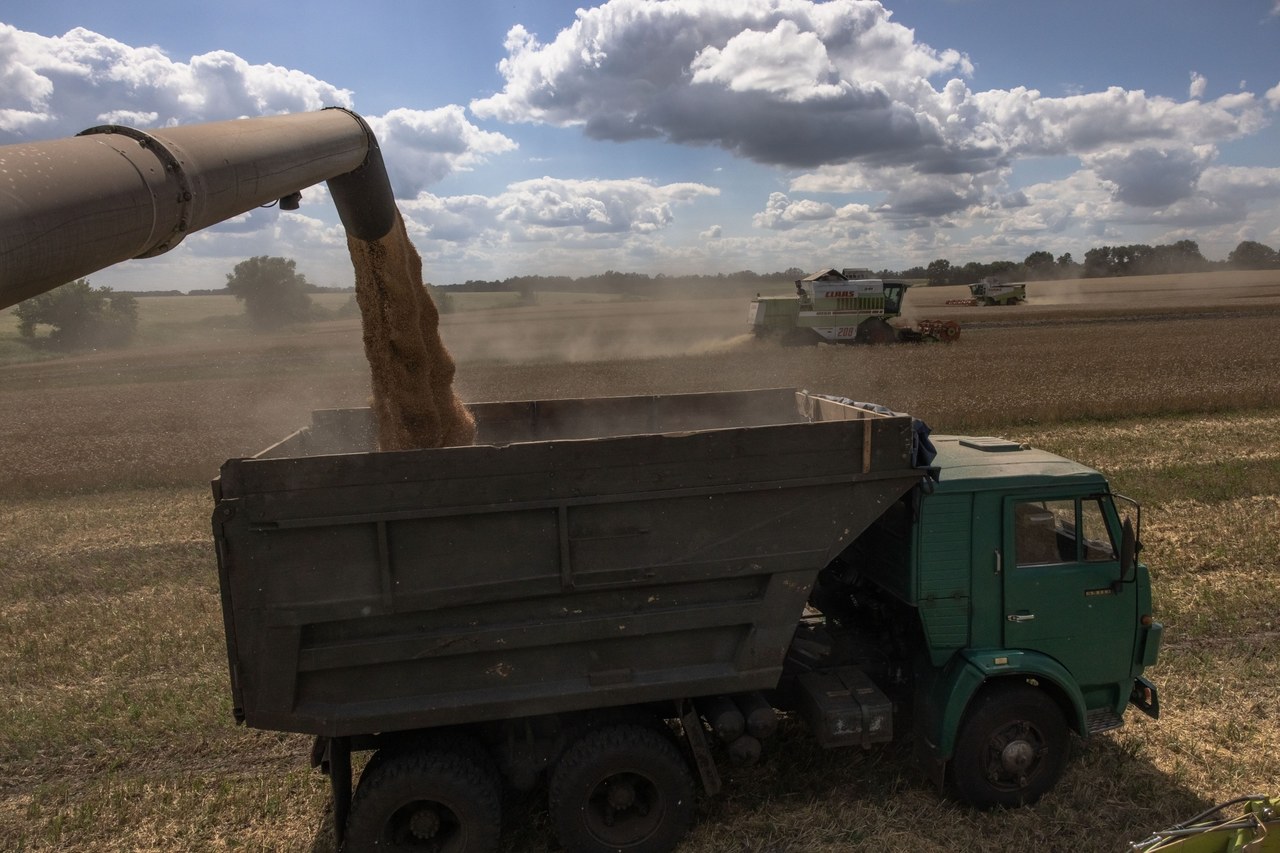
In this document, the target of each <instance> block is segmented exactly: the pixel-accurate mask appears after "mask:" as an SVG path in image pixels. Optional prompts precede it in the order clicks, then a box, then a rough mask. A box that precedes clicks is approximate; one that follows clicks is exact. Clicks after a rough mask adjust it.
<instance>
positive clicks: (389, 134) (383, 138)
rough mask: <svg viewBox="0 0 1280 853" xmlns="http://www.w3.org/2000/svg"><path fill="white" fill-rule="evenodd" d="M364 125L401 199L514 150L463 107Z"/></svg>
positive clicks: (373, 119)
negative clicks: (476, 122)
mask: <svg viewBox="0 0 1280 853" xmlns="http://www.w3.org/2000/svg"><path fill="white" fill-rule="evenodd" d="M368 121H369V127H370V128H371V129H372V130H373V133H374V136H376V137H377V138H378V143H379V145H381V146H382V151H383V159H384V160H385V161H386V164H387V171H388V173H389V174H390V176H391V184H392V186H393V187H394V188H395V190H396V194H397V195H398V196H400V197H402V198H411V197H413V196H416V195H417V194H418V193H420V192H422V191H423V190H424V189H426V188H427V187H428V186H430V185H431V184H434V183H437V182H439V181H440V180H441V179H442V178H444V177H445V176H447V175H449V174H451V173H453V172H467V171H471V170H472V169H473V168H475V167H476V166H477V165H479V164H481V163H484V162H485V161H487V160H488V159H489V158H490V157H493V156H495V155H498V154H504V153H506V152H508V151H514V150H515V149H516V147H517V146H516V143H515V142H514V141H513V140H511V139H509V138H508V137H506V136H503V135H502V134H501V133H493V132H491V131H486V130H481V129H480V128H478V127H476V126H475V125H474V124H472V123H471V122H469V121H467V118H466V115H465V114H464V113H463V110H462V107H460V106H457V105H454V104H450V105H449V106H445V107H439V108H438V109H434V110H410V109H395V110H391V111H390V112H388V113H386V114H385V115H382V116H370V117H369V118H368Z"/></svg>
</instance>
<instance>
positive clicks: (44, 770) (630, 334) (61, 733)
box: [0, 273, 1280, 853]
mask: <svg viewBox="0 0 1280 853" xmlns="http://www.w3.org/2000/svg"><path fill="white" fill-rule="evenodd" d="M1106 284H1107V286H1109V287H1110V288H1111V289H1110V290H1108V289H1106V287H1104V286H1103V283H1099V282H1087V283H1077V282H1064V283H1037V284H1034V285H1032V288H1031V291H1030V292H1031V296H1032V298H1031V300H1029V302H1028V304H1027V305H1023V306H1017V307H1016V308H1005V309H1002V308H992V309H967V308H947V307H946V306H945V299H946V298H956V297H958V296H960V295H962V294H961V293H960V292H958V291H956V292H952V293H948V292H947V291H955V290H956V289H952V288H937V289H928V290H924V289H915V290H912V291H911V296H910V297H909V301H908V306H909V308H911V309H912V310H915V311H917V312H924V313H922V314H920V316H925V315H927V316H951V317H954V318H956V319H959V320H960V321H961V322H962V323H963V324H965V327H966V328H965V332H964V334H963V336H962V338H961V340H960V342H959V343H957V344H955V345H952V346H941V345H938V346H917V347H912V346H889V347H883V348H879V349H864V348H835V347H818V348H813V349H781V348H778V347H776V346H773V345H769V344H764V343H760V342H755V341H752V340H750V339H749V338H748V337H747V336H745V335H744V334H743V332H744V326H743V323H744V321H745V316H746V307H745V304H744V303H743V300H742V299H741V298H737V297H735V298H725V299H691V300H683V301H668V302H644V301H635V302H631V301H625V302H585V301H581V302H580V301H577V300H573V299H557V298H551V297H547V298H544V299H543V300H542V301H541V304H539V305H535V306H530V307H524V308H515V307H511V308H498V309H493V310H490V311H479V310H466V308H467V306H466V305H465V302H464V300H463V299H460V300H459V301H460V302H463V303H464V304H463V305H462V308H463V309H464V310H460V311H459V312H458V313H455V314H452V315H449V316H447V317H446V318H445V325H444V334H445V339H446V343H447V344H448V345H449V346H450V348H451V349H452V350H453V352H454V354H455V356H457V358H458V360H459V370H458V388H459V391H460V393H461V395H462V396H463V398H464V399H467V400H471V401H479V400H495V399H517V398H546V397H566V396H587V395H600V394H647V393H669V392H679V391H699V390H715V389H734V388H763V387H776V386H796V387H807V388H811V389H813V390H819V391H824V392H829V393H838V394H843V395H847V396H851V397H855V398H858V399H866V400H873V401H875V402H879V403H883V404H885V405H888V406H891V407H893V408H896V409H899V410H903V411H909V412H911V413H913V414H916V415H917V416H920V417H922V418H924V419H925V420H927V421H928V422H930V424H931V425H932V426H933V427H934V429H935V431H937V432H976V433H980V434H998V435H1004V436H1008V437H1010V438H1016V439H1019V440H1024V441H1030V442H1031V443H1033V444H1036V445H1037V446H1041V447H1045V448H1048V449H1050V450H1054V451H1057V452H1061V453H1064V454H1065V455H1068V456H1072V457H1074V458H1077V459H1080V460H1082V461H1084V462H1086V463H1088V464H1091V465H1093V466H1095V467H1097V468H1099V469H1101V470H1103V471H1104V472H1105V473H1107V474H1108V475H1109V477H1110V478H1111V479H1112V481H1113V483H1114V485H1115V487H1116V488H1117V490H1119V491H1121V492H1124V493H1126V494H1130V495H1133V496H1135V497H1138V498H1140V499H1141V500H1142V501H1143V502H1144V504H1145V506H1146V511H1145V512H1144V539H1145V543H1146V546H1147V547H1146V550H1145V551H1144V559H1145V560H1146V562H1147V563H1148V564H1149V565H1150V566H1151V568H1152V574H1153V578H1154V583H1155V585H1156V609H1157V612H1158V614H1159V617H1160V618H1161V619H1162V620H1163V621H1164V622H1165V624H1166V626H1167V633H1166V638H1167V640H1166V649H1165V652H1164V654H1163V656H1162V660H1161V663H1160V664H1159V666H1158V667H1157V668H1156V669H1155V670H1154V671H1153V672H1152V673H1151V676H1152V677H1153V678H1154V679H1155V680H1156V681H1157V682H1158V683H1159V684H1160V686H1161V689H1162V701H1163V703H1164V716H1163V718H1162V719H1161V720H1160V721H1158V722H1157V721H1150V720H1147V719H1145V718H1142V717H1141V716H1140V715H1131V716H1130V717H1129V718H1128V723H1127V725H1126V727H1125V728H1124V729H1123V730H1121V731H1119V732H1115V733H1111V734H1108V735H1104V736H1101V737H1098V738H1094V739H1092V740H1091V741H1089V742H1087V743H1082V744H1079V745H1078V747H1077V750H1076V753H1077V754H1076V757H1075V758H1074V760H1073V761H1072V763H1071V765H1070V770H1069V773H1068V776H1067V778H1066V779H1065V781H1064V783H1063V784H1062V785H1061V786H1060V787H1059V788H1058V789H1056V790H1055V791H1054V792H1053V793H1052V794H1050V795H1049V796H1048V797H1046V798H1045V800H1044V801H1042V802H1041V803H1040V804H1039V805H1037V806H1036V807H1034V808H1030V809H1023V810H1019V811H1016V812H997V813H982V812H975V811H972V810H969V809H967V808H964V807H961V806H958V805H955V804H953V803H951V802H949V801H947V800H945V799H943V798H941V797H939V795H938V794H937V792H936V791H934V790H933V789H932V788H930V787H929V785H928V784H927V783H926V782H925V781H923V779H921V778H920V777H919V776H917V775H916V774H915V772H914V771H913V770H912V768H911V765H910V762H909V760H908V754H909V751H908V750H907V749H906V748H905V747H900V748H899V747H894V748H889V749H881V750H875V751H871V752H868V753H862V752H858V751H831V752H823V751H822V750H820V749H819V748H817V747H815V746H813V745H812V744H810V743H809V742H808V740H807V739H806V738H805V736H804V735H803V733H802V732H800V731H799V730H798V729H793V728H789V729H788V730H787V732H786V733H785V734H784V736H783V738H782V739H781V740H780V741H778V742H775V743H774V744H773V745H772V746H771V748H769V749H768V751H767V754H766V758H765V761H764V763H763V765H762V766H761V767H758V768H756V769H754V770H752V771H749V772H739V771H734V772H733V773H732V774H731V775H732V778H731V779H729V784H728V785H727V786H726V793H725V794H724V795H723V796H721V797H719V798H717V799H714V800H703V801H702V802H700V804H699V817H700V825H699V826H698V828H697V829H695V831H694V833H693V834H692V836H691V837H690V839H689V841H688V842H687V844H686V845H685V847H684V848H683V849H685V850H688V851H691V853H710V851H797V853H798V851H837V850H851V849H890V848H895V847H906V848H911V849H922V850H968V849H972V850H1007V849H1012V848H1032V849H1037V848H1038V849H1047V850H1099V851H1101V850H1123V849H1125V845H1126V843H1127V842H1129V841H1133V840H1137V839H1138V838H1141V837H1142V836H1144V835H1145V834H1146V832H1147V831H1149V830H1151V829H1154V828H1157V827H1160V826H1163V825H1168V824H1171V823H1173V822H1175V821H1177V820H1179V819H1181V818H1183V817H1186V816H1189V815H1190V814H1192V813H1194V812H1195V811H1197V810H1198V809H1199V808H1201V807H1202V806H1205V805H1208V804H1209V803H1210V802H1212V801H1216V800H1220V799H1227V798H1229V797H1232V796H1236V795H1239V794H1242V793H1248V792H1251V791H1254V790H1262V791H1264V792H1270V793H1280V785H1278V784H1277V782H1278V781H1280V780H1278V777H1277V774H1276V772H1275V768H1276V767H1277V766H1280V748H1278V747H1277V745H1276V739H1275V736H1274V730H1275V727H1276V720H1277V717H1278V716H1280V687H1277V679H1278V677H1280V663H1278V661H1280V654H1277V653H1278V652H1280V628H1278V627H1277V625H1276V622H1275V620H1276V615H1275V614H1276V613H1277V612H1280V592H1278V591H1277V585H1276V584H1275V581H1274V579H1275V577H1276V572H1277V569H1280V565H1278V559H1277V556H1276V555H1277V554H1280V444H1278V443H1277V441H1276V439H1275V436H1276V435H1277V434H1280V347H1278V346H1277V345H1276V327H1277V325H1280V275H1276V274H1274V273H1273V274H1271V275H1270V276H1267V275H1261V274H1260V275H1254V276H1247V275H1243V274H1239V275H1234V276H1232V275H1228V276H1225V277H1210V279H1208V280H1205V279H1201V280H1200V281H1199V283H1198V284H1197V283H1196V282H1188V281H1184V280H1182V279H1174V278H1165V279H1164V280H1160V279H1127V280H1120V281H1115V280H1113V281H1111V282H1108V283H1106ZM1086 285H1087V287H1086ZM1081 294H1084V296H1083V297H1082V296H1081ZM1197 294H1198V295H1197ZM1209 297H1212V302H1209V301H1208V298H1209ZM1081 298H1084V299H1085V300H1086V301H1084V302H1081V301H1079V300H1080V299H1081ZM185 299H187V298H186V297H183V298H177V299H176V300H175V299H169V300H166V299H159V298H157V299H147V300H143V301H142V313H143V332H144V334H143V340H144V343H143V344H141V345H139V346H137V347H134V348H132V349H130V350H127V351H124V352H120V353H100V354H87V355H79V356H75V357H67V358H60V359H51V360H37V361H31V360H28V359H27V357H25V356H22V355H14V356H12V357H11V358H9V363H3V361H2V360H3V359H5V358H6V357H7V356H9V355H10V354H11V353H17V352H19V350H20V348H19V347H18V346H17V345H16V344H12V343H9V344H8V345H7V346H6V345H5V342H4V341H0V443H2V445H3V447H4V448H5V450H6V454H5V458H6V465H5V468H6V470H5V476H4V477H3V478H0V507H2V509H0V512H2V513H3V518H4V519H5V522H6V523H5V524H4V525H3V527H0V567H3V571H0V640H2V642H0V673H2V674H3V676H2V677H3V678H4V679H5V681H4V684H3V690H0V849H5V850H9V849H14V850H205V849H253V850H257V849H262V850H316V851H327V850H331V849H332V840H331V836H330V835H329V830H328V827H327V825H326V823H325V819H326V811H325V810H326V807H327V793H328V792H327V785H326V783H325V780H324V778H323V777H321V776H320V775H319V774H317V773H315V772H314V771H311V770H309V769H308V767H307V761H306V756H307V750H308V747H309V743H308V742H307V740H306V739H304V738H299V737H294V736H285V735H277V734H272V733H264V732H256V731H249V730H245V729H243V728H237V727H236V726H235V725H234V724H233V722H232V719H231V713H230V696H229V688H228V683H227V669H226V656H225V646H224V645H223V639H222V627H221V615H220V609H219V600H218V590H217V578H216V566H215V562H214V558H213V552H212V545H211V541H210V535H209V521H208V516H209V511H210V508H211V503H212V502H211V499H210V497H209V489H208V480H209V479H210V478H211V477H212V476H214V475H215V474H216V472H217V468H218V465H219V464H220V463H221V462H222V461H223V460H224V459H226V458H228V457H232V456H239V455H249V454H252V453H255V452H257V451H258V450H260V449H261V448H262V447H264V446H266V445H267V444H269V443H271V442H273V441H275V440H277V439H279V438H281V437H283V436H284V435H285V434H287V433H288V432H290V431H292V430H293V429H296V428H297V427H299V426H301V425H303V424H304V423H305V422H306V421H307V418H308V413H309V411H310V410H311V409H312V408H322V407H332V406H355V405H363V404H364V403H365V402H366V398H367V395H368V376H367V366H366V364H365V363H364V360H363V356H362V354H361V350H360V340H359V327H358V323H357V322H355V321H334V322H329V323H323V324H318V325H316V326H313V327H309V328H307V329H303V330H295V331H290V332H285V333H280V334H277V335H274V336H271V337H268V338H264V337H261V336H253V335H251V334H249V333H248V332H246V331H244V330H243V328H242V327H241V326H240V324H237V323H236V322H235V321H234V319H229V318H230V315H234V314H235V313H236V311H237V308H236V306H235V304H234V303H233V302H232V301H231V300H229V299H228V300H225V301H222V302H218V301H217V300H218V299H219V298H217V297H214V298H210V299H211V300H214V301H205V302H203V303H201V304H200V305H199V306H197V305H196V304H194V303H185V302H184V300H185ZM7 324H8V325H7ZM10 328H11V322H10V320H9V318H8V317H7V316H5V315H0V338H3V337H4V336H5V335H6V334H10V333H9V331H8V330H9V329H10ZM512 810H513V811H514V812H515V814H516V815H518V819H517V820H514V821H512V824H513V826H512V828H511V829H510V830H509V831H508V833H507V837H506V839H505V842H506V846H507V847H508V848H509V849H512V850H529V851H535V853H544V851H552V850H555V849H557V848H556V845H555V843H554V841H552V840H551V838H550V834H549V829H548V826H547V819H546V816H545V813H543V812H542V811H541V810H540V805H539V803H538V802H537V801H536V798H535V799H534V800H532V801H529V802H521V803H515V804H513V807H512Z"/></svg>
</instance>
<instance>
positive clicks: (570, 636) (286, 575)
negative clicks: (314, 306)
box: [213, 389, 922, 736]
mask: <svg viewBox="0 0 1280 853" xmlns="http://www.w3.org/2000/svg"><path fill="white" fill-rule="evenodd" d="M471 409H472V412H473V413H474V415H475V417H476V420H477V422H478V426H479V433H478V438H477V443H476V444H475V445H473V446H469V447H450V448H441V449H432V450H414V451H398V452H376V451H375V449H374V447H373V435H374V430H373V422H372V414H371V412H370V410H368V409H348V410H327V411H320V412H315V413H314V414H313V419H312V424H311V426H310V427H307V428H305V429H302V430H299V431H298V432H297V433H294V434H293V435H291V436H289V437H288V438H287V439H285V440H284V441H282V442H280V443H279V444H276V445H274V446H273V447H271V448H268V449H267V450H265V451H263V452H262V453H260V454H259V455H257V456H255V457H253V458H244V459H232V460H229V461H228V462H227V463H226V464H225V465H223V467H222V471H221V476H220V477H219V478H218V479H217V480H215V481H214V484H213V485H214V498H215V508H214V513H213V530H214V538H215V542H216V545H217V556H218V566H219V577H220V583H221V589H222V604H223V614H224V619H225V625H226V635H227V651H228V657H229V660H230V665H231V677H232V689H233V694H234V700H235V709H236V715H237V718H238V719H240V720H242V721H244V722H246V723H248V724H249V725H251V726H255V727H258V728H266V729H274V730H282V731H295V732H305V733H310V734H318V735H328V736H342V735H354V734H365V733H371V732H379V731H395V730H403V729H411V728H420V727H427V726H436V725H448V724H455V723H463V722H476V721H481V720H493V719H502V718H510V717H525V716H531V715H536V714H543V713H553V712H564V711H573V710H582V709H588V708H597V707H609V706H616V705H625V704H632V703H638V702H648V701H657V700H666V699H674V698H682V697H695V696H702V695H709V694H715V693H724V692H739V691H748V690H757V689H766V688H770V687H773V686H774V685H775V684H776V683H777V681H778V678H779V676H780V674H781V671H782V664H783V659H784V657H785V654H786V650H787V646H788V644H789V642H790V640H791V636H792V633H793V631H794V628H795V625H796V622H797V620H798V619H799V617H800V615H801V612H802V610H803V607H804V603H805V600H806V598H807V596H808V593H809V590H810V587H811V586H812V584H813V582H814V579H815V577H816V575H817V572H818V571H819V570H820V569H821V568H822V567H823V566H825V565H826V564H827V563H828V562H829V561H830V560H831V559H832V558H833V557H834V556H835V555H836V554H838V553H839V552H840V551H841V550H842V549H843V548H844V547H845V546H846V545H847V544H848V543H849V542H850V541H851V540H852V539H853V538H854V537H856V536H857V535H858V534H859V533H860V532H861V531H862V530H863V529H864V528H865V527H866V526H867V525H869V524H870V523H871V522H872V521H873V520H874V519H875V518H877V517H878V516H879V515H880V514H881V513H882V512H883V510H884V509H885V508H886V507H887V506H889V505H890V504H892V503H893V502H894V501H895V500H897V498H899V497H900V496H901V495H902V494H904V493H905V492H906V491H908V490H909V489H910V488H911V487H912V485H913V484H914V483H916V482H917V481H918V480H919V479H920V477H921V475H922V471H921V470H920V469H918V468H915V467H913V465H912V422H911V418H910V417H908V416H905V415H886V414H882V413H876V412H872V411H867V410H864V409H861V408H856V407H854V406H850V405H845V404H843V403H841V402H837V401H835V400H831V399H823V398H820V397H817V396H814V395H810V394H808V393H806V392H803V391H794V390H792V389H781V390H768V391H743V392H727V393H710V394H681V395H670V396H653V397H612V398H598V399H577V400H550V401H528V402H503V403H480V404H475V405H473V406H472V407H471Z"/></svg>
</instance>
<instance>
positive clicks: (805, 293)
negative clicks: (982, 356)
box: [747, 268, 960, 346]
mask: <svg viewBox="0 0 1280 853" xmlns="http://www.w3.org/2000/svg"><path fill="white" fill-rule="evenodd" d="M795 285H796V293H795V295H794V296H756V298H755V299H753V300H752V301H751V309H750V312H749V313H748V320H747V322H748V323H749V324H750V325H751V329H752V331H753V332H754V334H755V335H756V337H760V338H777V339H778V340H780V341H781V342H782V343H783V344H784V345H786V346H803V345H807V344H819V343H843V344H852V343H858V344H888V343H896V342H899V341H904V342H912V343H918V342H922V341H945V342H951V341H954V340H955V339H956V338H958V337H960V327H959V326H958V325H957V324H956V323H954V322H952V321H949V320H924V321H921V322H920V323H919V324H918V325H917V326H916V327H915V328H913V329H911V328H898V327H895V326H893V325H891V324H890V323H889V320H890V319H892V318H894V317H898V316H899V315H901V313H902V303H903V301H904V299H905V297H906V292H907V284H906V282H902V281H886V280H884V279H880V278H875V277H874V273H872V272H871V270H868V269H862V268H846V269H843V270H835V269H827V270H823V271H822V272H818V273H814V274H813V275H810V276H807V277H805V278H802V279H800V280H799V281H797V282H796V283H795Z"/></svg>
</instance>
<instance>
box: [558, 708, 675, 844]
mask: <svg viewBox="0 0 1280 853" xmlns="http://www.w3.org/2000/svg"><path fill="white" fill-rule="evenodd" d="M550 812H551V820H552V821H553V822H554V823H555V827H556V835H557V837H558V838H559V840H560V843H561V844H562V845H563V846H564V848H565V849H566V850H568V851H570V853H608V851H613V852H614V853H617V851H621V850H625V851H627V853H666V852H667V851H670V850H672V849H673V848H674V847H675V846H676V844H677V843H679V841H680V839H681V838H683V837H684V834H685V833H686V832H687V831H688V830H689V826H690V825H691V824H692V822H693V777H692V776H691V775H690V773H689V767H688V765H687V764H686V763H685V760H684V757H683V756H681V754H680V750H679V749H677V748H676V745H675V744H674V743H672V742H671V739H670V738H668V737H664V736H663V734H662V733H661V732H658V731H655V730H654V729H651V728H648V727H646V726H638V725H618V726H610V727H608V728H603V729H597V730H595V731H593V732H590V733H589V734H587V735H585V736H584V737H583V738H582V739H581V740H579V741H578V742H577V743H575V744H573V745H572V746H571V747H569V749H568V750H567V751H566V752H565V754H564V756H563V757H562V758H561V759H560V763H559V764H558V765H557V766H556V769H555V772H554V773H552V776H551V791H550Z"/></svg>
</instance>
